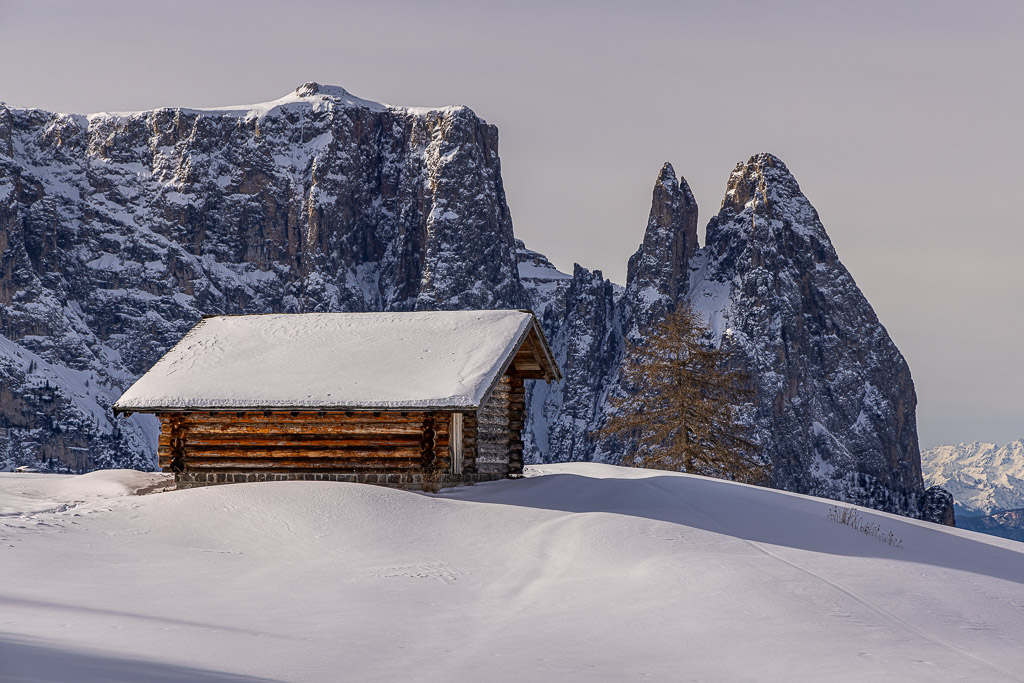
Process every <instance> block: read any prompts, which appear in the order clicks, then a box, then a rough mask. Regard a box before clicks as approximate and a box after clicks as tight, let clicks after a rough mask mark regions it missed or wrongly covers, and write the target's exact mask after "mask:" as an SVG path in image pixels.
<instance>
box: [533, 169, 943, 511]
mask: <svg viewBox="0 0 1024 683" xmlns="http://www.w3.org/2000/svg"><path fill="white" fill-rule="evenodd" d="M696 230H697V206H696V203H695V202H694V200H693V196H692V194H691V192H690V190H689V187H688V186H687V184H686V181H685V180H684V179H680V178H677V176H676V174H675V172H674V170H673V169H672V167H671V166H669V165H666V166H665V167H664V168H663V169H662V171H661V173H660V175H659V177H658V179H657V181H656V183H655V189H654V194H653V203H652V208H651V213H650V218H649V221H648V226H647V231H646V234H645V237H644V241H643V244H642V245H641V246H640V249H639V250H638V251H637V253H636V254H635V255H634V256H633V257H632V258H631V259H630V262H629V264H630V268H629V277H628V280H627V283H626V287H625V290H624V291H623V292H622V293H621V294H618V295H616V293H615V292H614V290H613V287H612V285H611V284H610V283H607V282H606V281H604V280H603V278H602V277H601V274H600V273H599V272H596V273H591V272H590V271H587V270H586V269H584V268H581V267H579V266H577V268H576V270H575V272H574V273H573V276H572V280H571V281H570V284H569V285H568V287H567V288H564V290H559V292H560V293H562V292H564V295H563V297H562V298H558V297H552V296H550V294H546V295H545V297H540V296H537V295H534V294H532V292H534V291H535V290H537V289H538V287H537V285H536V284H535V283H537V282H539V279H538V278H536V277H535V278H530V277H523V279H522V281H523V283H524V285H525V286H526V288H527V291H528V293H531V297H532V299H533V301H534V306H535V307H536V308H539V309H540V310H542V312H543V320H544V323H545V325H546V329H547V331H548V333H549V334H550V335H551V336H552V339H553V344H554V347H555V352H556V354H557V356H558V362H559V363H560V365H561V367H562V368H563V371H564V372H565V374H566V379H565V382H564V383H563V385H562V387H561V388H560V390H559V391H543V390H541V391H537V390H535V391H534V394H533V395H532V396H531V399H532V405H533V406H534V416H535V421H534V435H533V437H534V438H533V439H532V442H533V443H535V444H537V446H538V450H539V457H540V458H541V459H544V460H562V459H569V460H585V459H590V458H593V459H596V460H605V461H611V462H614V461H615V459H616V458H615V454H614V453H613V452H612V451H611V450H610V449H609V448H607V447H606V445H605V444H602V443H600V442H599V441H596V440H595V438H594V437H593V432H594V431H595V430H596V429H598V428H599V427H600V426H601V424H603V421H604V415H605V405H606V397H607V396H608V394H609V393H610V392H612V391H614V390H615V388H616V371H617V367H618V363H619V361H620V359H621V357H622V350H623V348H624V342H625V339H626V338H629V337H634V336H637V335H640V334H642V330H643V326H644V324H645V323H647V322H648V321H649V320H650V319H651V318H652V316H654V315H656V314H657V312H658V311H659V310H664V309H665V308H667V307H671V306H673V305H674V304H675V302H676V301H678V300H681V299H686V300H689V301H690V302H691V303H692V304H693V305H694V306H695V307H696V308H697V309H699V310H701V311H702V312H703V313H704V315H705V316H706V317H707V318H708V321H709V323H710V326H711V330H712V333H713V335H714V338H715V340H716V341H720V340H721V338H722V336H723V335H725V334H726V333H728V335H729V338H730V343H731V344H733V345H734V346H735V347H736V348H737V350H738V351H739V353H740V354H741V356H742V357H744V358H745V359H746V364H747V367H748V369H749V371H750V373H751V375H752V377H753V380H754V382H755V385H756V389H757V399H756V414H755V416H754V420H755V423H756V427H757V438H758V441H759V442H760V444H761V445H762V448H763V453H764V456H765V457H766V458H767V459H769V460H770V461H771V462H772V463H773V464H774V470H775V475H774V478H775V479H774V484H775V486H777V487H779V488H784V489H787V490H791V491H798V492H802V493H811V494H814V495H820V496H825V497H830V498H836V499H840V500H848V501H853V502H857V503H861V504H865V505H870V506H872V507H877V508H880V509H885V510H890V511H894V512H899V513H901V514H907V515H911V516H918V515H926V512H925V511H926V510H930V512H928V513H927V515H926V516H928V517H929V518H936V521H944V522H947V523H948V522H951V521H952V511H951V509H950V506H949V500H948V496H947V495H945V493H944V492H942V491H938V490H933V491H931V492H930V493H928V492H926V491H925V487H924V485H923V481H922V478H921V466H920V456H919V450H918V443H917V427H916V421H915V411H916V404H917V398H916V396H915V393H914V385H913V381H912V380H911V377H910V370H909V368H908V367H907V364H906V362H905V360H904V359H903V356H902V355H901V354H900V352H899V350H898V349H897V348H896V346H895V345H894V344H893V343H892V340H891V339H890V338H889V335H888V334H887V333H886V331H885V328H884V327H883V326H882V324H881V323H880V322H879V320H878V318H877V317H876V315H875V313H874V310H873V309H872V308H871V306H870V304H869V303H868V302H867V300H866V299H865V298H864V296H863V294H862V293H861V292H860V290H859V289H858V287H857V285H856V283H855V282H854V280H853V278H852V277H851V276H850V274H849V272H848V271H847V270H846V268H845V267H844V266H843V264H842V263H841V262H840V261H839V258H838V256H837V255H836V252H835V249H834V248H833V247H832V244H831V241H830V240H829V238H828V235H827V234H826V232H825V228H824V226H822V224H821V221H820V220H819V219H818V215H817V212H816V211H815V210H814V207H813V206H811V204H810V202H809V201H808V200H807V198H806V197H804V195H803V194H802V192H801V191H800V187H799V185H798V184H797V182H796V179H795V178H794V177H793V176H792V174H791V173H790V172H789V170H788V169H787V168H786V166H785V165H784V164H783V163H782V162H781V161H780V160H779V159H778V158H776V157H774V156H772V155H770V154H759V155H756V156H754V157H752V158H751V159H750V160H749V161H747V162H746V163H741V164H739V165H737V167H736V169H735V170H734V171H733V173H732V175H731V176H730V178H729V182H728V186H727V189H726V195H725V199H724V200H723V202H722V207H721V209H720V211H719V213H718V214H717V215H716V216H714V217H713V218H712V219H711V221H710V222H709V224H708V229H707V243H706V244H705V245H704V247H702V248H700V249H697V248H696V240H697V235H696ZM524 275H525V273H524ZM549 279H550V277H549ZM541 392H543V395H541ZM541 418H543V419H541Z"/></svg>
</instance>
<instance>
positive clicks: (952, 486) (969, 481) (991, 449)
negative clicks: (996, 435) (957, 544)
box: [921, 439, 1024, 516]
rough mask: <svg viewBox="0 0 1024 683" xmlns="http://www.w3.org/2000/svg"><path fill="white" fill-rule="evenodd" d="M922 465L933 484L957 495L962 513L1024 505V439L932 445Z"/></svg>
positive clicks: (922, 460) (979, 513) (987, 511)
mask: <svg viewBox="0 0 1024 683" xmlns="http://www.w3.org/2000/svg"><path fill="white" fill-rule="evenodd" d="M921 468H922V469H923V471H924V480H925V481H926V482H927V483H928V484H929V485H932V486H941V487H943V488H944V489H946V490H947V491H949V492H950V493H951V494H953V500H954V501H955V502H956V506H957V511H958V515H959V513H960V512H961V511H962V512H963V513H964V514H965V515H969V516H980V515H992V514H994V513H999V512H1005V511H1007V510H1014V509H1020V508H1024V439H1021V440H1019V441H1011V442H1010V443H1008V444H1004V445H1002V446H999V445H997V444H994V443H979V442H977V441H975V442H974V443H969V444H964V443H962V444H958V445H956V446H939V447H937V448H929V449H927V450H924V451H921Z"/></svg>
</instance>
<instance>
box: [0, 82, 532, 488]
mask: <svg viewBox="0 0 1024 683" xmlns="http://www.w3.org/2000/svg"><path fill="white" fill-rule="evenodd" d="M523 305H524V299H523V293H522V289H521V286H520V283H519V278H518V273H517V270H516V257H515V245H514V242H513V236H512V222H511V218H510V215H509V211H508V206H507V204H506V202H505V194H504V189H503V187H502V182H501V172H500V165H499V160H498V133H497V129H496V128H495V127H494V126H491V125H488V124H487V123H486V122H484V121H482V120H481V119H479V118H478V117H477V116H476V115H475V114H474V113H473V112H472V111H470V110H469V109H467V108H465V107H449V108H443V109H408V108H401V107H391V106H386V105H381V104H378V103H374V102H368V101H366V100H360V99H358V98H355V97H353V96H351V95H349V94H348V93H347V92H345V91H344V90H342V89H341V88H336V87H327V86H319V85H317V84H315V83H309V84H306V85H303V86H301V87H299V88H298V89H297V90H296V91H295V92H294V93H292V94H290V95H288V96H286V97H284V98H281V99H279V100H276V101H274V102H269V103H265V104H257V105H247V106H241V107H229V108H224V109H218V110H195V109H160V110H156V111H148V112H138V113H128V114H95V115H92V116H88V117H86V116H76V115H66V114H54V113H50V112H45V111H39V110H33V109H16V108H11V107H6V106H3V105H0V335H2V336H0V379H2V389H0V426H2V427H6V429H2V430H0V468H2V467H3V466H5V465H6V466H10V465H13V464H18V463H23V462H37V461H41V464H42V465H43V466H44V467H50V468H53V469H58V470H59V469H64V468H70V469H72V470H78V471H80V470H83V469H89V468H93V467H104V466H110V465H113V464H118V465H123V466H133V467H144V466H147V465H149V464H150V463H151V462H152V446H151V443H152V442H153V438H154V424H153V422H152V420H150V419H148V418H145V417H143V416H136V417H133V418H131V420H130V421H128V422H124V421H116V422H115V421H114V420H113V419H112V416H111V414H110V412H109V410H108V409H109V407H110V405H111V403H112V402H113V400H115V399H116V398H117V396H118V395H119V394H120V392H121V391H122V390H123V389H125V388H126V387H127V386H128V385H129V384H130V383H131V382H132V381H133V380H134V379H135V378H136V377H138V376H139V375H140V374H142V372H144V371H145V370H146V369H147V368H148V367H149V366H150V365H152V363H153V362H155V361H156V359H157V358H159V357H160V355H161V354H162V353H163V352H164V351H165V350H166V349H167V348H169V347H170V346H171V345H172V344H173V343H174V342H175V341H176V340H178V339H179V338H180V337H181V336H182V335H183V334H184V333H185V332H186V331H187V330H188V329H189V328H190V327H191V326H192V325H193V324H195V322H196V321H197V320H199V318H200V316H201V315H203V314H215V313H257V312H301V311H338V310H343V311H361V310H381V309H383V310H406V309H431V308H445V309H458V308H520V307H522V306H523Z"/></svg>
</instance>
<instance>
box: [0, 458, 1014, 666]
mask: <svg viewBox="0 0 1024 683" xmlns="http://www.w3.org/2000/svg"><path fill="white" fill-rule="evenodd" d="M528 474H529V475H530V476H528V477H527V478H526V479H524V480H519V481H502V482H495V483H492V484H485V485H479V486H474V487H471V488H462V489H456V490H449V491H445V492H443V493H442V494H440V495H434V496H432V495H425V494H418V493H409V492H403V491H397V490H391V489H386V488H377V487H372V486H364V485H358V484H338V483H327V482H324V483H319V482H279V483H266V484H240V485H233V486H220V487H211V488H205V489H193V490H187V491H173V492H167V493H158V494H154V495H145V496H123V497H116V498H99V497H97V498H92V499H89V500H86V501H85V502H81V503H77V504H71V505H58V504H56V503H57V502H58V500H57V499H58V496H57V495H56V493H54V491H55V490H56V489H57V488H59V487H63V486H67V485H69V484H68V482H72V481H82V480H84V479H85V477H82V478H80V479H75V478H69V477H58V476H52V475H0V491H2V492H3V494H2V495H3V500H4V501H5V504H4V513H3V516H2V517H0V575H2V576H3V577H4V582H3V586H2V587H0V614H3V619H2V621H3V628H2V631H3V634H2V635H0V661H2V662H3V663H4V675H5V676H8V677H10V678H12V679H14V680H25V679H29V680H60V679H66V678H67V677H68V676H69V675H72V674H73V677H74V678H75V679H76V680H217V681H221V680H240V679H241V678H243V677H263V678H268V679H273V680H303V681H315V680H324V681H327V680H338V679H339V678H351V679H359V680H396V679H412V680H441V679H444V680H482V679H487V680H524V679H532V680H545V679H546V680H582V679H586V680H611V679H616V680H622V679H637V678H642V677H650V678H653V679H655V680H762V681H766V680H767V681H771V680H780V681H782V680H786V681H789V680H825V679H828V680H869V679H879V678H884V679H887V680H922V681H923V680H929V681H930V680H935V679H936V678H943V679H958V678H968V679H979V680H981V679H983V680H1020V678H1019V677H1020V674H1019V672H1021V671H1024V651H1022V650H1021V648H1020V647H1019V643H1020V642H1021V639H1022V637H1024V610H1022V609H1021V606H1020V595H1021V590H1022V585H1024V545H1021V544H1018V543H1014V542H1010V541H1003V540H1001V539H994V538H991V537H985V536H981V535H977V534H974V533H971V532H965V531H961V530H957V529H950V528H944V527H939V526H936V525H932V524H928V523H924V522H918V521H915V520H910V519H906V518H902V517H897V516H894V515H890V514H886V513H879V512H872V511H867V510H861V516H862V517H863V518H864V519H866V520H869V521H870V522H871V523H873V524H876V525H878V526H880V527H881V529H882V530H883V531H884V532H886V533H889V532H892V533H893V534H894V536H895V537H897V538H898V539H899V540H900V541H901V545H900V546H899V547H896V546H893V545H889V544H887V543H884V542H881V541H879V540H878V539H876V538H874V537H871V536H869V535H866V534H863V533H859V532H858V531H856V530H854V529H852V528H850V527H848V526H843V525H840V524H836V523H835V522H833V521H831V520H830V519H829V518H828V513H829V510H830V508H831V507H832V506H833V505H834V503H833V502H832V501H828V500H824V499H817V498H811V497H808V496H802V495H798V494H791V493H784V492H780V491H772V490H768V489H760V488H755V487H750V486H745V485H740V484H733V483H729V482H723V481H717V480H711V479H705V478H701V477H694V476H688V475H680V474H671V473H664V472H654V471H645V470H629V469H623V468H618V467H612V466H607V465H597V464H587V463H575V464H564V465H545V466H537V467H531V468H528ZM47 487H50V488H47ZM27 489H32V490H34V491H35V493H34V494H32V495H23V494H25V493H26V490H27ZM136 490H137V489H136ZM47 496H50V499H51V503H54V504H52V505H49V506H47V505H43V504H42V502H44V501H45V499H46V498H47ZM19 499H24V500H25V501H26V505H25V506H24V509H22V510H20V511H19V510H18V509H16V508H14V507H12V503H11V501H16V500H19Z"/></svg>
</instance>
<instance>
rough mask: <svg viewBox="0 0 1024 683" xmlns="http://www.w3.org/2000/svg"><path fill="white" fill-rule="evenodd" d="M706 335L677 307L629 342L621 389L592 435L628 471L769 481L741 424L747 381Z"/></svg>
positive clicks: (693, 316) (697, 319)
mask: <svg viewBox="0 0 1024 683" xmlns="http://www.w3.org/2000/svg"><path fill="white" fill-rule="evenodd" d="M708 336H709V330H708V327H707V325H706V324H705V323H704V321H703V319H702V318H701V316H700V315H699V314H698V313H697V312H696V311H694V310H693V308H692V307H691V306H689V305H688V304H685V305H684V304H680V305H679V306H678V307H677V308H676V310H675V311H674V312H672V313H669V314H668V315H667V316H666V317H665V318H664V319H663V320H662V321H661V322H660V323H657V324H655V325H653V326H652V328H651V329H650V330H649V333H648V334H646V335H645V336H644V338H643V339H642V341H640V342H638V343H629V344H627V347H626V354H625V357H624V359H623V363H622V365H621V366H620V370H619V372H620V380H621V382H622V384H621V387H622V391H621V392H620V393H619V394H617V395H613V396H612V397H611V398H610V399H609V401H610V403H611V407H612V410H611V415H610V417H609V419H608V421H607V422H606V423H605V425H604V427H603V428H602V429H601V430H600V431H599V432H598V436H600V437H603V438H611V439H614V440H615V441H616V442H618V443H619V444H621V445H622V446H623V448H624V450H625V452H624V453H623V464H624V465H627V466H631V467H647V468H651V469H660V470H673V471H677V472H689V473H692V474H702V475H705V476H710V477H717V478H720V479H732V480H735V481H744V482H748V483H767V481H768V476H769V473H770V469H769V466H768V465H767V464H765V463H764V462H763V461H762V460H761V459H760V458H759V450H760V449H759V448H758V445H757V444H756V443H755V442H754V441H753V440H752V438H751V434H750V432H751V429H750V427H749V426H748V425H746V424H745V423H744V422H743V421H742V419H741V408H742V406H744V405H749V403H750V402H751V400H752V398H753V396H754V391H753V390H752V389H751V388H750V377H749V376H748V375H747V374H746V373H744V372H742V371H741V370H738V369H736V364H735V363H733V362H731V361H732V353H731V352H730V351H729V350H728V349H727V348H716V347H715V346H714V345H713V344H711V343H710V342H709V341H708Z"/></svg>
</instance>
